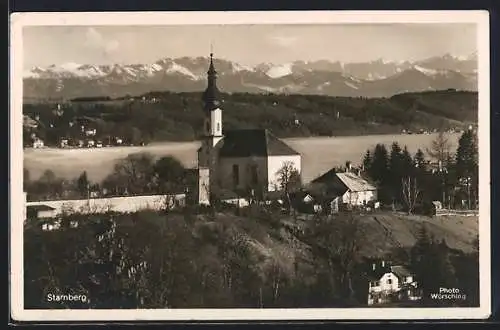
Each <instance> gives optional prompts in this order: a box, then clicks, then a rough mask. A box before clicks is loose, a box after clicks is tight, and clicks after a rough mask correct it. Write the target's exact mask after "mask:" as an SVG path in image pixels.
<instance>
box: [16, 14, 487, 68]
mask: <svg viewBox="0 0 500 330" xmlns="http://www.w3.org/2000/svg"><path fill="white" fill-rule="evenodd" d="M211 45H212V49H213V52H214V56H215V57H218V58H224V59H227V60H232V61H236V62H238V63H240V64H243V65H255V64H258V63H263V62H267V63H275V64H280V63H286V62H291V61H295V60H303V61H311V60H321V59H324V60H330V61H341V62H364V61H372V60H376V59H379V58H382V59H385V60H396V61H399V60H419V59H424V58H428V57H431V56H441V55H444V54H447V53H449V54H452V55H456V56H466V55H469V54H471V53H473V52H475V51H476V50H477V36H476V25H474V24H464V23H447V24H433V23H427V24H422V23H420V24H401V23H399V24H348V25H347V24H335V25H333V24H328V25H327V24H322V25H281V24H280V25H261V24H256V25H170V26H28V27H24V28H23V48H24V62H23V63H24V64H23V65H24V69H25V70H26V69H30V68H32V67H34V66H42V67H43V66H48V65H52V64H55V65H61V64H64V63H78V64H115V63H116V64H137V63H140V64H145V63H154V62H156V61H157V60H159V59H161V58H165V57H170V58H176V57H183V56H193V57H196V56H208V54H209V53H210V49H211Z"/></svg>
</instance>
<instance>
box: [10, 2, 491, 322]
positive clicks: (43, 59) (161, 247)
mask: <svg viewBox="0 0 500 330" xmlns="http://www.w3.org/2000/svg"><path fill="white" fill-rule="evenodd" d="M488 33H489V26H488V13H487V12H481V11H461V12H439V11H435V12H420V13H419V12H396V11H395V12H343V13H341V12H334V11H324V12H323V11H319V12H286V11H284V12H156V13H153V12H149V13H147V12H135V13H24V14H14V15H12V16H11V42H10V45H11V48H10V52H11V58H10V62H11V63H10V65H11V76H10V77H11V90H10V95H11V102H10V105H11V106H10V118H11V122H10V132H11V133H10V150H11V151H10V152H11V161H10V162H11V163H10V165H11V168H10V178H11V180H10V187H9V190H10V207H11V212H10V216H11V218H10V246H11V254H10V270H11V272H10V274H11V278H10V301H11V305H12V310H11V313H12V317H13V318H14V319H16V320H19V321H22V320H30V321H35V320H51V321H58V320H59V321H61V320H67V321H69V320H101V321H103V320H110V321H111V320H137V319H142V320H293V319H295V320H307V319H340V320H351V319H426V318H454V319H457V318H476V319H477V318H486V317H488V316H489V314H490V294H491V293H490V251H489V249H490V230H489V228H490V214H489V212H490V211H489V210H490V205H489V203H490V197H489V194H490V193H489V189H490V187H489V182H490V177H489V175H490V174H489V173H490V169H489V162H490V160H489V157H490V156H489V138H490V131H489V113H490V105H489V97H490V96H489V36H488Z"/></svg>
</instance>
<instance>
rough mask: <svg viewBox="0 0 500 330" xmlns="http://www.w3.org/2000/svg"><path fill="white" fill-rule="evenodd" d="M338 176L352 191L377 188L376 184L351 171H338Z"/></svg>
mask: <svg viewBox="0 0 500 330" xmlns="http://www.w3.org/2000/svg"><path fill="white" fill-rule="evenodd" d="M337 177H338V178H339V179H340V181H342V183H343V184H344V185H345V186H346V187H347V189H349V190H350V191H368V190H377V188H376V187H375V186H374V185H372V184H371V183H369V182H368V181H366V180H365V179H363V178H362V177H360V176H358V175H356V174H354V173H351V172H343V173H337Z"/></svg>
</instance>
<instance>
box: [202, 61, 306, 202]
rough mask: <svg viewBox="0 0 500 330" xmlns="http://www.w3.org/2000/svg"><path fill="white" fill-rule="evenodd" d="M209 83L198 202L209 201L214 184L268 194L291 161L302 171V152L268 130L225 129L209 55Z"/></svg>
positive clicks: (215, 76) (215, 77) (204, 95)
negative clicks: (281, 171)
mask: <svg viewBox="0 0 500 330" xmlns="http://www.w3.org/2000/svg"><path fill="white" fill-rule="evenodd" d="M207 74H208V84H207V88H206V90H205V92H204V93H203V101H204V113H205V120H204V124H203V128H204V131H203V139H202V143H201V147H200V148H199V149H198V187H197V200H198V203H199V204H210V199H211V196H212V195H213V194H214V192H215V187H217V188H220V189H225V190H230V191H251V190H254V192H256V193H258V192H257V191H256V190H263V191H259V193H260V192H261V193H266V192H269V191H275V190H277V188H278V175H277V172H278V171H279V169H280V168H282V167H283V165H284V164H286V163H290V164H291V165H292V166H293V167H294V168H295V169H296V170H297V171H298V172H299V173H300V171H301V165H302V164H301V155H300V154H299V153H298V152H297V151H295V150H293V149H292V148H291V147H290V146H288V145H287V144H286V143H285V142H283V141H281V140H280V139H278V138H277V137H276V136H274V135H273V134H272V133H271V132H269V131H268V130H266V129H242V130H228V131H223V126H222V109H221V101H220V92H219V90H218V88H217V84H216V80H217V72H216V71H215V67H214V64H213V55H212V54H210V65H209V69H208V72H207Z"/></svg>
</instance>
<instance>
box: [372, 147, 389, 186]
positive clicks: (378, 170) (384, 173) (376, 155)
mask: <svg viewBox="0 0 500 330" xmlns="http://www.w3.org/2000/svg"><path fill="white" fill-rule="evenodd" d="M388 164H389V161H388V153H387V149H386V147H385V145H383V144H377V145H376V146H375V150H374V152H373V161H372V164H371V167H370V171H369V175H370V177H371V178H372V179H373V180H375V181H376V182H378V183H379V184H385V183H386V182H387V178H388Z"/></svg>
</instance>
